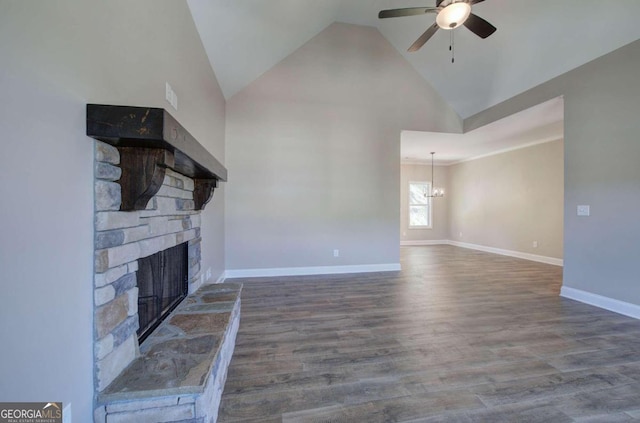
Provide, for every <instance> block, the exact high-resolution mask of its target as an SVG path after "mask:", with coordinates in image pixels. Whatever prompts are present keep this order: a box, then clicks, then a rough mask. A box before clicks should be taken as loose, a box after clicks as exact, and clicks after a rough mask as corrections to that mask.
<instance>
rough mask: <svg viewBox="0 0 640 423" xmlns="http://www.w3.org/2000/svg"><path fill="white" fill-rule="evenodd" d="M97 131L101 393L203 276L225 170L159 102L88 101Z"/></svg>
mask: <svg viewBox="0 0 640 423" xmlns="http://www.w3.org/2000/svg"><path fill="white" fill-rule="evenodd" d="M87 135H89V136H90V137H92V138H94V139H95V163H94V165H95V167H94V183H95V191H94V193H95V221H94V223H95V247H94V248H95V250H94V254H95V259H94V260H95V264H94V272H95V273H94V281H93V282H94V322H95V332H94V333H95V338H94V357H95V381H96V393H100V392H103V391H104V390H105V388H106V387H107V386H108V385H109V384H110V383H111V382H112V381H113V380H114V379H115V378H116V377H117V376H118V375H119V374H121V373H122V371H123V370H124V369H125V368H127V366H129V364H131V363H132V362H133V361H134V360H135V359H136V357H139V356H140V346H141V343H142V342H143V340H144V339H145V338H147V337H148V336H149V335H150V334H151V333H152V332H153V330H154V329H155V328H157V326H158V325H159V324H160V323H161V322H162V319H163V318H164V317H166V316H167V315H168V314H169V313H170V312H171V311H172V310H173V309H174V308H175V307H176V306H177V305H178V304H179V302H180V301H181V300H182V299H184V298H185V296H186V295H188V294H191V293H193V292H195V291H196V290H197V289H198V288H199V287H200V286H201V285H202V284H203V283H204V282H205V275H204V274H203V273H205V272H203V271H202V269H201V266H200V263H201V251H200V244H201V238H200V225H201V210H203V209H204V207H205V206H206V204H207V203H208V202H209V201H210V200H211V198H212V197H213V192H214V190H215V188H216V187H217V186H218V184H219V183H220V182H223V181H226V179H227V170H226V169H225V167H224V166H223V165H222V164H221V163H220V162H219V161H218V160H217V159H216V158H215V157H213V156H212V155H211V154H210V153H209V152H208V151H207V150H206V149H205V148H204V147H203V146H202V145H201V144H200V143H199V142H198V141H197V140H196V139H195V138H194V137H193V136H192V135H191V134H190V133H189V132H188V131H187V130H186V129H185V128H184V127H182V126H181V125H180V124H179V123H178V122H177V121H176V120H175V118H173V117H172V116H171V115H170V114H169V113H167V112H166V111H165V110H163V109H159V108H148V107H129V106H110V105H97V104H88V105H87Z"/></svg>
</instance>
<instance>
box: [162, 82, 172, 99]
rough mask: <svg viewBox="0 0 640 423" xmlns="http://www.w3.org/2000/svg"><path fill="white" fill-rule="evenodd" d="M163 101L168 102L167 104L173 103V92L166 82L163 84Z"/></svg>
mask: <svg viewBox="0 0 640 423" xmlns="http://www.w3.org/2000/svg"><path fill="white" fill-rule="evenodd" d="M164 84H165V85H164V99H165V100H167V101H168V102H169V104H171V103H173V90H172V89H171V85H169V83H168V82H165V83H164Z"/></svg>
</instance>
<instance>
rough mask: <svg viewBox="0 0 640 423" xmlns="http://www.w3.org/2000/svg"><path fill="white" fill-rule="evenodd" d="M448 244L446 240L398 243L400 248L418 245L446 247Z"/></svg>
mask: <svg viewBox="0 0 640 423" xmlns="http://www.w3.org/2000/svg"><path fill="white" fill-rule="evenodd" d="M448 243H449V240H447V239H429V240H424V241H400V245H401V246H402V247H410V246H419V245H446V244H448Z"/></svg>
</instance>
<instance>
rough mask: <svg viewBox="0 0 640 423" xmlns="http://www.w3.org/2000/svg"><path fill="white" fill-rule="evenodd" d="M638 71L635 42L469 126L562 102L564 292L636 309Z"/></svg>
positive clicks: (639, 299)
mask: <svg viewBox="0 0 640 423" xmlns="http://www.w3.org/2000/svg"><path fill="white" fill-rule="evenodd" d="M639 69H640V41H636V42H634V43H631V44H629V45H627V46H625V47H623V48H621V49H618V50H616V51H614V52H612V53H609V54H607V55H605V56H602V57H600V58H598V59H596V60H594V61H592V62H590V63H587V64H585V65H583V66H581V67H579V68H576V69H574V70H572V71H570V72H567V73H566V74H563V75H561V76H559V77H557V78H554V79H552V80H550V81H548V82H546V83H544V84H542V85H540V86H538V87H535V88H533V89H531V90H529V91H526V92H524V93H522V94H520V95H518V96H516V97H513V98H512V99H510V100H507V101H505V102H503V103H500V104H498V105H497V106H495V107H492V108H491V109H488V110H486V111H484V112H482V113H479V114H477V115H475V116H472V117H470V118H468V119H466V120H465V129H466V130H472V129H474V128H477V127H479V126H482V125H484V124H486V123H489V122H492V121H494V120H497V119H500V118H502V117H504V116H507V115H509V114H512V113H515V112H518V111H520V110H523V109H526V108H528V107H531V106H533V105H535V104H538V103H541V102H543V101H546V100H549V99H551V98H554V97H557V96H559V95H564V104H565V112H564V117H565V200H564V285H565V286H568V287H572V288H576V289H580V290H584V291H587V292H591V293H594V294H599V295H603V296H606V297H610V298H613V299H617V300H621V301H626V302H630V303H632V304H636V305H640V288H639V285H638V267H637V262H638V256H639V255H640V243H639V241H638V240H640V220H639V219H638V210H640V165H638V159H639V158H640V142H638V134H640V119H639V118H638V111H639V110H640V84H638V70H639ZM579 204H586V205H590V206H591V216H590V217H579V216H577V215H576V206H577V205H579Z"/></svg>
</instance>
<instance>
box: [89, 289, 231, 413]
mask: <svg viewBox="0 0 640 423" xmlns="http://www.w3.org/2000/svg"><path fill="white" fill-rule="evenodd" d="M241 291H242V284H236V283H224V284H215V285H205V286H203V287H201V288H200V289H199V290H198V291H196V292H195V293H193V294H192V295H190V296H189V297H187V298H186V299H185V300H184V301H183V302H182V304H180V306H178V308H176V310H175V311H174V312H173V313H172V314H171V315H170V316H169V318H168V319H166V320H165V321H164V322H163V323H162V324H161V325H160V326H159V327H158V328H157V329H156V331H155V332H154V333H153V334H151V335H150V336H149V338H147V339H146V340H145V342H144V343H143V344H142V346H141V347H140V356H139V357H137V358H136V359H135V360H134V361H133V362H132V363H131V364H130V365H129V366H128V367H127V368H126V369H125V370H124V371H123V372H122V373H121V374H120V375H119V376H118V377H117V378H116V379H115V380H114V381H113V382H112V383H111V384H110V385H109V386H108V387H107V388H106V389H105V390H104V392H102V393H101V394H100V395H99V397H98V403H99V404H100V407H99V408H98V410H97V412H96V419H95V420H96V422H100V423H117V422H142V421H144V422H148V423H152V422H167V423H168V422H182V421H194V422H207V423H208V422H215V421H216V418H217V415H218V407H219V405H220V398H221V396H222V390H223V388H224V382H225V379H226V375H227V367H228V366H229V363H230V361H231V356H232V354H233V348H234V345H235V338H236V333H237V332H238V326H239V322H240V293H241Z"/></svg>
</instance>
